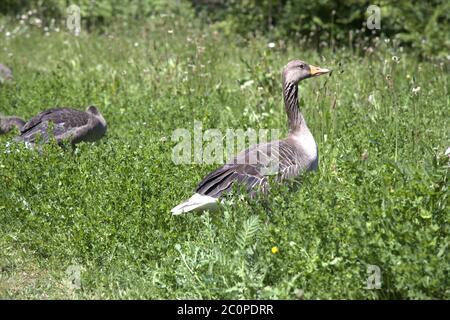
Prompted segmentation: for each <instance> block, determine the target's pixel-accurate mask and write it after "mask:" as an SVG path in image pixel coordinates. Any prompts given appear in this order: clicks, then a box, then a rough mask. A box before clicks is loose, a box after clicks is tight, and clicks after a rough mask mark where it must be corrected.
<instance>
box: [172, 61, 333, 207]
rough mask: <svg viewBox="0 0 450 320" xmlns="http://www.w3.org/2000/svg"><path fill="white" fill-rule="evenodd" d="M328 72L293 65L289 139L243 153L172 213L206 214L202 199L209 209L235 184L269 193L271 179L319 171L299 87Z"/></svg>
mask: <svg viewBox="0 0 450 320" xmlns="http://www.w3.org/2000/svg"><path fill="white" fill-rule="evenodd" d="M328 72H329V70H327V69H321V68H317V67H314V66H309V65H307V64H306V63H304V62H303V61H300V60H293V61H290V62H289V63H288V64H287V65H286V66H285V67H284V69H283V73H282V81H283V97H284V104H285V109H286V113H287V116H288V127H289V134H288V137H287V138H286V139H284V140H279V141H273V142H269V143H265V144H259V145H255V146H253V147H251V148H249V149H247V150H245V151H243V152H241V153H239V154H238V155H237V156H236V157H235V158H234V159H233V160H232V161H231V162H229V163H227V164H225V165H224V166H222V167H221V168H218V169H217V170H215V171H213V172H211V173H210V174H208V175H207V176H206V177H205V178H204V179H203V180H202V181H201V182H200V184H199V185H198V186H197V188H196V194H194V196H193V197H191V198H190V199H189V200H187V201H185V202H183V203H181V204H180V205H178V206H176V207H175V208H173V209H172V213H173V214H180V213H183V212H188V211H193V210H204V209H205V206H204V205H203V204H202V199H203V200H204V203H205V204H208V209H209V208H210V207H211V202H212V201H213V199H217V198H219V197H220V196H221V195H222V194H223V193H226V192H229V191H230V190H231V189H232V187H233V185H234V184H235V183H238V184H241V185H243V186H244V187H245V188H246V190H247V191H248V192H249V193H250V194H254V193H255V192H257V191H258V190H260V191H262V192H267V190H268V181H269V176H275V177H276V179H277V180H278V181H279V182H281V181H283V180H285V179H291V178H295V177H296V176H298V175H299V173H300V172H302V171H310V170H316V169H317V167H318V150H317V145H316V142H315V141H314V137H313V136H312V134H311V132H310V131H309V129H308V126H307V125H306V121H305V119H304V117H303V115H302V113H301V112H300V110H299V104H298V83H299V82H300V81H301V80H303V79H307V78H310V77H313V76H318V75H321V74H324V73H328Z"/></svg>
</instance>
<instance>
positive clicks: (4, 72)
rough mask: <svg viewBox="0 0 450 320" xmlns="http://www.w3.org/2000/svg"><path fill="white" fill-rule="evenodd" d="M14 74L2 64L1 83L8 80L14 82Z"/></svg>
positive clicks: (0, 68) (0, 69) (0, 70)
mask: <svg viewBox="0 0 450 320" xmlns="http://www.w3.org/2000/svg"><path fill="white" fill-rule="evenodd" d="M12 78H13V73H12V71H11V69H10V68H8V67H7V66H5V65H4V64H1V63H0V83H1V82H4V81H6V80H12Z"/></svg>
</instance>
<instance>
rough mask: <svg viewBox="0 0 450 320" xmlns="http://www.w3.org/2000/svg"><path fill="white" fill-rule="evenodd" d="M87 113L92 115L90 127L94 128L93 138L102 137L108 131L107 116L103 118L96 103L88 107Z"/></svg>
mask: <svg viewBox="0 0 450 320" xmlns="http://www.w3.org/2000/svg"><path fill="white" fill-rule="evenodd" d="M86 113H88V114H91V115H92V117H91V119H89V127H90V129H91V130H93V138H94V139H97V138H100V137H101V136H103V135H104V134H105V133H106V128H107V125H106V120H105V118H103V116H102V114H101V113H100V111H99V110H98V109H97V107H96V106H94V105H91V106H89V107H87V109H86Z"/></svg>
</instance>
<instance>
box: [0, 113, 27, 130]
mask: <svg viewBox="0 0 450 320" xmlns="http://www.w3.org/2000/svg"><path fill="white" fill-rule="evenodd" d="M24 124H25V120H23V119H22V118H19V117H16V116H12V117H0V134H4V133H8V132H9V131H11V130H12V128H13V127H17V129H19V130H20V129H22V127H23V125H24Z"/></svg>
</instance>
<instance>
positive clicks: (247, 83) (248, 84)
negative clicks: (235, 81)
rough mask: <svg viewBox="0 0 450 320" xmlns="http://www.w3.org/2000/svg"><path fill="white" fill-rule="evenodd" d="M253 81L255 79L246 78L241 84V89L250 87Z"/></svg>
mask: <svg viewBox="0 0 450 320" xmlns="http://www.w3.org/2000/svg"><path fill="white" fill-rule="evenodd" d="M254 82H255V81H253V80H247V81H245V82H244V83H243V84H242V85H241V89H242V90H243V89H245V88H248V87H250V86H251V85H252V84H253V83H254Z"/></svg>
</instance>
